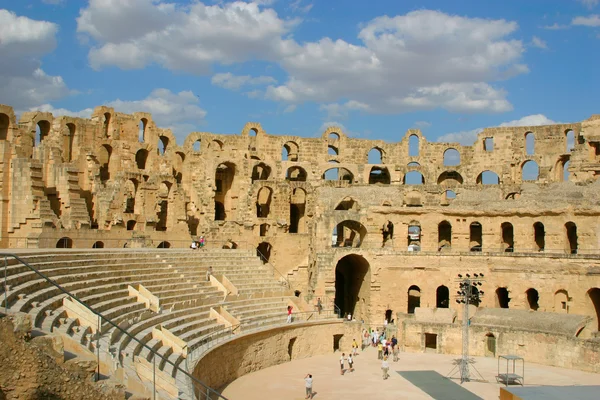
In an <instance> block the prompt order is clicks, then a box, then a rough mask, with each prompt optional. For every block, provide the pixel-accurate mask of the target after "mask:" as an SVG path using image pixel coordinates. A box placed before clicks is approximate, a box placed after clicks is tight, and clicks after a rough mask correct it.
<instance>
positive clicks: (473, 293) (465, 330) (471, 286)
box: [456, 273, 484, 383]
mask: <svg viewBox="0 0 600 400" xmlns="http://www.w3.org/2000/svg"><path fill="white" fill-rule="evenodd" d="M483 277H484V276H483V274H482V273H475V274H473V276H471V274H465V276H463V275H461V274H458V278H457V279H456V281H457V282H458V287H459V289H460V290H458V291H457V292H456V294H457V299H456V302H457V303H458V304H463V319H462V357H461V359H460V360H458V368H459V371H460V383H463V382H469V381H470V380H471V379H470V372H469V364H473V363H474V362H475V361H474V360H472V359H470V358H469V325H470V324H471V322H470V321H469V305H470V304H475V305H479V303H480V302H481V298H482V297H483V295H484V292H483V290H479V289H478V288H477V287H478V286H479V287H481V285H482V284H483Z"/></svg>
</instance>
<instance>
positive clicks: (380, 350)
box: [377, 342, 383, 360]
mask: <svg viewBox="0 0 600 400" xmlns="http://www.w3.org/2000/svg"><path fill="white" fill-rule="evenodd" d="M382 358H383V344H382V343H381V342H379V343H378V344H377V359H378V360H381V359H382Z"/></svg>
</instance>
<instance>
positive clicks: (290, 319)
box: [287, 306, 294, 324]
mask: <svg viewBox="0 0 600 400" xmlns="http://www.w3.org/2000/svg"><path fill="white" fill-rule="evenodd" d="M292 308H294V307H292V306H288V308H287V313H288V314H287V323H288V324H289V323H291V322H292Z"/></svg>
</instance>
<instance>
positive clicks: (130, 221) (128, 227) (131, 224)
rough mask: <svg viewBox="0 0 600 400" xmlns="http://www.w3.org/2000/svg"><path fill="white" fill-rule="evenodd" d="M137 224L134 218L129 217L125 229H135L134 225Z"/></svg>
mask: <svg viewBox="0 0 600 400" xmlns="http://www.w3.org/2000/svg"><path fill="white" fill-rule="evenodd" d="M136 224H137V221H136V220H134V219H130V220H129V221H127V230H128V231H132V230H134V229H135V225H136Z"/></svg>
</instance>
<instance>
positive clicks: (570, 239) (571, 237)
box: [565, 222, 578, 254]
mask: <svg viewBox="0 0 600 400" xmlns="http://www.w3.org/2000/svg"><path fill="white" fill-rule="evenodd" d="M565 233H566V239H567V240H566V246H565V247H566V250H567V252H568V253H570V254H577V249H578V244H577V225H575V223H573V222H567V223H566V224H565Z"/></svg>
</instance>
